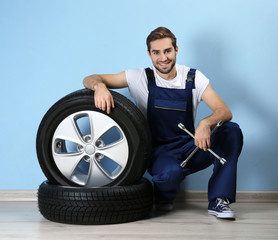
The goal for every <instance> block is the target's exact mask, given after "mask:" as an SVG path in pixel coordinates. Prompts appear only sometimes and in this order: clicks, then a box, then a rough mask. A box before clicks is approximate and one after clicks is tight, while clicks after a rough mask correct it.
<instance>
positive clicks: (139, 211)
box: [38, 178, 153, 224]
mask: <svg viewBox="0 0 278 240" xmlns="http://www.w3.org/2000/svg"><path fill="white" fill-rule="evenodd" d="M152 203H153V194H152V185H151V183H150V182H149V181H148V180H146V179H144V178H142V179H141V181H140V182H139V183H138V184H136V185H130V186H113V187H102V188H84V187H71V186H58V185H52V184H50V183H49V182H48V181H45V182H43V183H42V184H41V185H40V187H39V190H38V206H39V211H40V212H41V214H42V215H43V216H44V217H45V218H46V219H48V220H51V221H54V222H59V223H68V224H115V223H124V222H131V221H136V220H140V219H142V218H144V217H146V216H147V215H148V214H149V212H150V210H151V208H152Z"/></svg>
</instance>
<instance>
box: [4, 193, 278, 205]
mask: <svg viewBox="0 0 278 240" xmlns="http://www.w3.org/2000/svg"><path fill="white" fill-rule="evenodd" d="M0 201H7V202H9V201H37V190H0ZM176 201H177V202H192V201H196V202H207V201H208V200H207V192H206V191H183V192H181V193H180V194H179V195H178V197H177V199H176ZM237 202H254V203H255V202H258V203H259V202H260V203H262V202H270V203H277V202H278V191H238V192H237Z"/></svg>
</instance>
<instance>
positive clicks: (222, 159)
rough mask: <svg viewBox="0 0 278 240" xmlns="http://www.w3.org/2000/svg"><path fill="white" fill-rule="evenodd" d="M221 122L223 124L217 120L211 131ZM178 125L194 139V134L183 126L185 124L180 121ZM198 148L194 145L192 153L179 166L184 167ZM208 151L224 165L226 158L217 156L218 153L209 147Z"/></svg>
mask: <svg viewBox="0 0 278 240" xmlns="http://www.w3.org/2000/svg"><path fill="white" fill-rule="evenodd" d="M222 124H223V122H222V121H221V120H219V121H218V122H217V124H216V126H215V127H214V129H213V130H212V132H211V133H213V132H214V131H215V130H216V128H218V127H220V126H221V125H222ZM178 127H179V128H180V129H182V130H183V131H185V132H186V133H187V134H188V135H189V136H191V137H192V138H193V139H195V137H194V135H193V134H192V133H191V132H189V131H188V130H187V129H186V128H185V126H184V125H183V124H182V123H179V124H178ZM198 150H199V147H196V148H195V149H194V150H193V151H192V153H191V154H190V155H189V156H188V157H187V158H186V159H185V160H184V161H183V162H182V163H181V164H180V166H181V167H184V166H185V165H186V164H187V162H188V161H189V159H190V158H191V157H192V156H193V155H194V154H195V153H196V152H197V151H198ZM208 151H209V152H210V153H211V154H212V155H213V156H215V157H216V158H217V159H218V160H219V161H220V163H221V164H222V165H224V164H225V163H226V162H227V160H226V159H225V158H222V157H220V156H218V155H217V154H216V153H215V152H214V151H212V150H211V149H210V148H208Z"/></svg>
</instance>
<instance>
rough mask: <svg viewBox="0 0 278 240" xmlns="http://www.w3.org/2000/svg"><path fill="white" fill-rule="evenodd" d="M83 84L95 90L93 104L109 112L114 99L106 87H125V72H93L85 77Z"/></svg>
mask: <svg viewBox="0 0 278 240" xmlns="http://www.w3.org/2000/svg"><path fill="white" fill-rule="evenodd" d="M83 85H84V86H85V87H86V88H89V89H91V90H93V91H94V92H95V97H94V99H95V106H96V107H97V108H99V109H101V110H103V111H107V113H108V114H109V113H110V112H111V107H112V108H114V107H115V106H114V101H113V97H112V95H111V93H110V92H109V90H108V88H124V87H127V86H128V84H127V80H126V75H125V72H120V73H117V74H102V75H98V74H94V75H90V76H88V77H85V78H84V80H83Z"/></svg>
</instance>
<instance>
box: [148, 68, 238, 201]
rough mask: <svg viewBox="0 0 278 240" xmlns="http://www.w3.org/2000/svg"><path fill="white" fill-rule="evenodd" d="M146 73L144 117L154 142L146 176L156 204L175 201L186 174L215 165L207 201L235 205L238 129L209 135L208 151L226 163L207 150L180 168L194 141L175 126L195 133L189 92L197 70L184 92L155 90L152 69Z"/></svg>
mask: <svg viewBox="0 0 278 240" xmlns="http://www.w3.org/2000/svg"><path fill="white" fill-rule="evenodd" d="M145 71H146V75H147V78H148V89H149V97H148V108H147V118H148V123H149V126H150V129H151V133H152V141H153V150H152V159H151V162H152V163H151V166H150V168H149V173H150V174H151V175H152V177H153V179H152V180H153V183H154V193H155V201H156V202H161V201H172V200H174V199H175V197H176V195H177V194H178V192H179V188H180V183H181V182H182V181H183V180H184V178H185V177H186V176H187V175H189V174H192V173H195V172H197V171H200V170H202V169H205V168H207V167H209V166H210V165H211V164H214V168H213V174H212V176H211V178H210V180H209V184H208V200H209V201H212V200H214V199H215V198H217V197H227V198H228V199H229V200H230V202H231V203H232V202H235V197H236V171H237V160H238V157H239V155H240V152H241V149H242V145H243V136H242V132H241V130H240V128H239V126H238V125H237V124H236V123H233V122H230V121H229V122H225V123H224V124H223V125H222V126H221V128H219V129H217V130H216V131H215V132H214V133H213V134H212V136H211V143H212V147H211V149H212V150H214V151H215V152H216V153H217V154H218V155H220V156H221V157H224V158H225V159H226V160H227V163H226V164H225V165H224V166H223V165H221V163H220V162H219V160H218V159H217V158H215V157H214V156H213V155H212V154H210V153H209V152H208V151H202V150H199V151H198V152H197V153H196V154H195V155H194V157H192V158H191V159H190V160H189V162H188V163H187V165H186V166H185V167H184V168H182V167H180V164H181V162H182V161H183V160H184V159H186V157H187V156H188V155H189V154H190V153H191V152H192V151H193V149H194V148H195V145H194V139H193V138H191V137H190V136H189V135H187V134H186V133H185V132H184V131H183V130H181V129H180V128H178V124H179V123H183V125H184V126H185V127H186V128H187V129H188V130H189V131H190V132H192V133H193V134H194V132H195V131H194V121H193V109H192V108H193V104H192V89H194V88H195V82H194V80H195V71H196V70H195V69H190V71H189V73H188V75H187V79H186V88H185V89H169V88H162V87H158V86H156V83H155V77H154V73H153V70H151V69H150V68H146V69H145Z"/></svg>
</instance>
